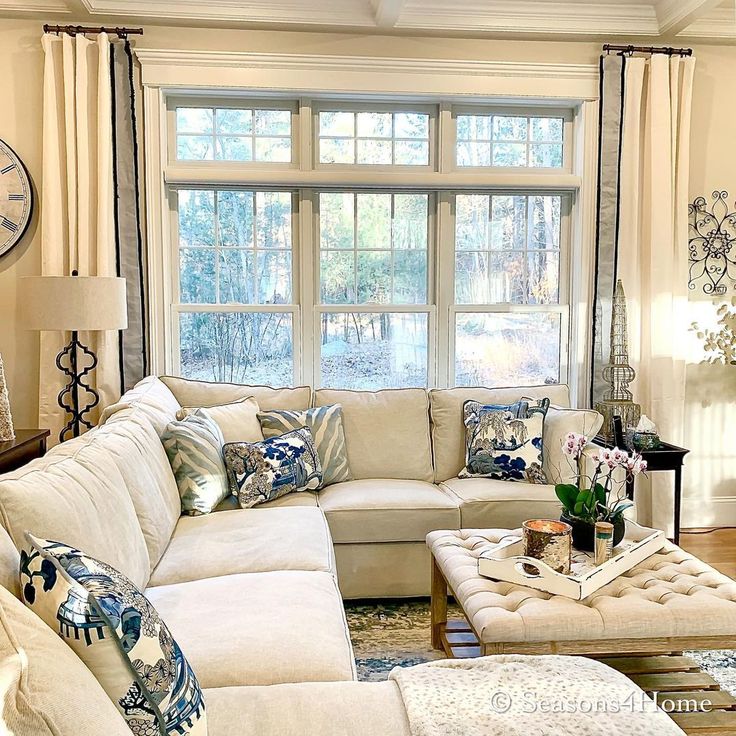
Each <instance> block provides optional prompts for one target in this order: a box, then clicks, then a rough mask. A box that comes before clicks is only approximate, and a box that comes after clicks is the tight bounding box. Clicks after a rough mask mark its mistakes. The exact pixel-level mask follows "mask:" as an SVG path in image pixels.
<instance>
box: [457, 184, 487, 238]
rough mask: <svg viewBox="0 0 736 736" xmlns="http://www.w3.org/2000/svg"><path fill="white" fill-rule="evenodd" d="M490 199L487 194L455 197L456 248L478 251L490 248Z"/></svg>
mask: <svg viewBox="0 0 736 736" xmlns="http://www.w3.org/2000/svg"><path fill="white" fill-rule="evenodd" d="M488 203H489V197H488V195H486V194H458V195H457V197H455V247H456V248H457V250H477V249H480V248H483V249H484V248H487V247H488V228H489V215H488Z"/></svg>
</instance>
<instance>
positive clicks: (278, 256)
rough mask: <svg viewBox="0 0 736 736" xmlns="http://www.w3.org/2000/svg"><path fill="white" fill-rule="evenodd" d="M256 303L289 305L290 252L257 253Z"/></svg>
mask: <svg viewBox="0 0 736 736" xmlns="http://www.w3.org/2000/svg"><path fill="white" fill-rule="evenodd" d="M257 269H258V270H257V283H258V303H259V304H290V303H291V251H283V250H273V251H259V252H258V263H257Z"/></svg>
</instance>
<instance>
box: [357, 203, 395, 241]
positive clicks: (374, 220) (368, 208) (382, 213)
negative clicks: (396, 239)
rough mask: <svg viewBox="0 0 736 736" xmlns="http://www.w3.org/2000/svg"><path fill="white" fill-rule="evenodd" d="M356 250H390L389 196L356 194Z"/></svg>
mask: <svg viewBox="0 0 736 736" xmlns="http://www.w3.org/2000/svg"><path fill="white" fill-rule="evenodd" d="M357 200H358V213H357V214H358V224H357V227H358V248H386V249H390V248H391V195H390V194H358V196H357Z"/></svg>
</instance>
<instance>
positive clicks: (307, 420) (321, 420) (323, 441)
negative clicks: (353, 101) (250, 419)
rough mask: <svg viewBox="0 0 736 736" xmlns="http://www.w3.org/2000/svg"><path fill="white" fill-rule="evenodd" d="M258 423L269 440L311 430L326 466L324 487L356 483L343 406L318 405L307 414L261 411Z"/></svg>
mask: <svg viewBox="0 0 736 736" xmlns="http://www.w3.org/2000/svg"><path fill="white" fill-rule="evenodd" d="M258 420H259V421H260V423H261V429H262V430H263V436H264V437H267V438H268V437H277V436H278V435H281V434H284V432H290V431H291V430H294V429H299V427H309V429H310V431H311V432H312V439H313V440H314V445H315V447H316V448H317V454H318V455H319V461H320V464H321V465H322V485H321V486H320V487H324V486H329V485H331V484H333V483H342V482H344V481H347V480H352V477H353V476H352V474H351V473H350V465H349V463H348V450H347V446H346V444H345V430H344V429H343V426H342V407H341V406H340V404H330V405H328V406H317V407H315V408H313V409H304V410H303V411H283V410H275V409H274V410H272V411H261V412H258Z"/></svg>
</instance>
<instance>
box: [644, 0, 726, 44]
mask: <svg viewBox="0 0 736 736" xmlns="http://www.w3.org/2000/svg"><path fill="white" fill-rule="evenodd" d="M720 4H721V0H659V3H657V20H658V21H659V33H660V35H662V36H676V35H677V34H678V33H680V32H681V31H684V30H685V29H686V28H687V27H688V26H689V25H690V24H692V23H694V22H695V21H696V20H698V19H699V18H701V17H702V16H704V15H705V14H706V13H709V12H710V11H711V10H713V9H714V8H716V7H717V6H718V5H720Z"/></svg>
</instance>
